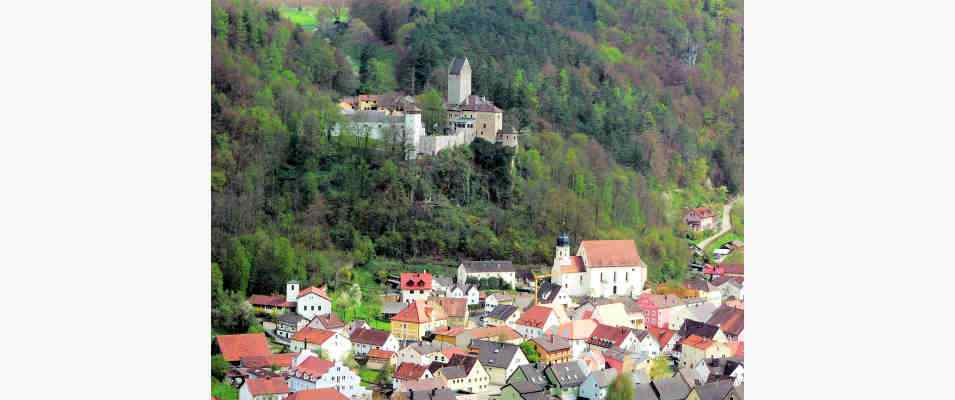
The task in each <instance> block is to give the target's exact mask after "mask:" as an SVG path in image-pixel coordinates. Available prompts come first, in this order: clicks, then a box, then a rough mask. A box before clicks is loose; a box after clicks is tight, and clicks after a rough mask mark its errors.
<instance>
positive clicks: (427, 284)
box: [399, 271, 431, 303]
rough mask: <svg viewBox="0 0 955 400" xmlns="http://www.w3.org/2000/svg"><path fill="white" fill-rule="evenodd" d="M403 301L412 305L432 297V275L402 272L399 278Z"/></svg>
mask: <svg viewBox="0 0 955 400" xmlns="http://www.w3.org/2000/svg"><path fill="white" fill-rule="evenodd" d="M399 285H400V289H401V301H402V302H403V303H411V302H413V301H415V300H421V301H424V300H427V299H428V298H429V297H431V274H429V273H428V272H427V271H425V272H402V273H401V277H400V278H399Z"/></svg>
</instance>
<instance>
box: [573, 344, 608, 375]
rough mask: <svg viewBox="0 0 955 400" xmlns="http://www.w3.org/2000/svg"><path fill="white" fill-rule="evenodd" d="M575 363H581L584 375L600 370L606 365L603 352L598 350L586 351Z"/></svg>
mask: <svg viewBox="0 0 955 400" xmlns="http://www.w3.org/2000/svg"><path fill="white" fill-rule="evenodd" d="M577 361H578V362H580V363H581V367H582V368H583V370H584V373H585V374H590V373H591V372H593V371H599V370H602V369H604V368H605V367H606V365H607V359H606V358H604V354H603V352H601V351H599V350H587V351H585V352H583V353H582V354H581V355H580V357H578V358H577Z"/></svg>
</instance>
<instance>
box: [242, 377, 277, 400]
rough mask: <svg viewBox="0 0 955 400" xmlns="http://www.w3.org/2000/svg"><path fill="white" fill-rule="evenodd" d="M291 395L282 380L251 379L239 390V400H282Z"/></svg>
mask: <svg viewBox="0 0 955 400" xmlns="http://www.w3.org/2000/svg"><path fill="white" fill-rule="evenodd" d="M288 394H289V388H288V384H287V383H285V379H282V378H269V379H249V380H247V381H245V383H243V384H242V387H241V388H239V400H282V399H285V398H286V397H287V396H288Z"/></svg>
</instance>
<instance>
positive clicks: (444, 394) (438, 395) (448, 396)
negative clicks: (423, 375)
mask: <svg viewBox="0 0 955 400" xmlns="http://www.w3.org/2000/svg"><path fill="white" fill-rule="evenodd" d="M428 381H429V382H441V381H439V380H436V379H429V380H428ZM441 385H444V382H441ZM418 386H419V385H415V387H418ZM429 386H434V385H425V386H421V389H416V388H412V387H411V386H408V385H406V386H404V387H402V388H401V389H402V390H399V391H395V393H394V395H392V397H391V400H471V399H465V398H463V396H459V395H458V394H457V393H455V392H454V391H453V390H451V389H448V388H446V387H444V386H441V387H429Z"/></svg>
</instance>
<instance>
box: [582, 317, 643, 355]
mask: <svg viewBox="0 0 955 400" xmlns="http://www.w3.org/2000/svg"><path fill="white" fill-rule="evenodd" d="M587 344H589V345H590V348H591V349H596V350H600V351H603V350H607V349H609V348H611V347H619V348H622V349H624V350H629V351H635V350H636V348H637V336H636V334H634V329H631V328H627V327H619V326H610V325H604V324H598V325H597V328H595V329H594V331H593V333H591V335H590V338H589V339H588V340H587Z"/></svg>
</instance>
